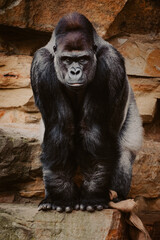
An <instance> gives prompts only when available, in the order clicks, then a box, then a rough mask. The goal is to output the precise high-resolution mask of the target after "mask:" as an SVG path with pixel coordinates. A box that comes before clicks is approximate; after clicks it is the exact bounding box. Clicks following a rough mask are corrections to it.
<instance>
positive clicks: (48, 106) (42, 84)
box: [31, 13, 142, 212]
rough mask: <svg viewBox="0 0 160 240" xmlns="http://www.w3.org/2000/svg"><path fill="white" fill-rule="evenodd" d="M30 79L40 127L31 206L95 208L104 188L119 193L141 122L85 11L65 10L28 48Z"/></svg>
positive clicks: (114, 57) (126, 184) (118, 60)
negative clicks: (39, 190) (41, 194)
mask: <svg viewBox="0 0 160 240" xmlns="http://www.w3.org/2000/svg"><path fill="white" fill-rule="evenodd" d="M31 84H32V88H33V93H34V98H35V102H36V105H37V106H38V108H39V110H40V112H41V114H42V119H43V122H44V126H45V132H44V137H43V144H42V154H41V162H42V166H43V179H44V184H45V199H44V200H43V201H42V202H41V203H40V204H39V210H49V209H55V210H57V211H59V212H62V211H65V212H71V211H72V210H73V209H76V210H78V209H81V210H87V211H94V210H102V209H104V208H107V203H108V201H109V189H112V190H115V191H116V192H117V194H118V199H116V201H120V200H122V199H125V198H126V196H127V194H128V192H129V189H130V183H131V177H132V164H133V161H134V159H135V156H136V153H137V151H138V150H139V148H140V146H141V140H142V125H141V120H140V117H139V113H138V110H137V107H136V103H135V99H134V95H133V92H132V89H131V87H130V85H129V83H128V80H127V76H126V71H125V65H124V59H123V57H122V56H121V54H120V53H119V52H118V51H117V50H116V49H115V48H114V47H113V46H112V45H110V44H109V43H108V42H106V41H104V40H103V39H102V38H101V37H99V36H98V34H97V33H96V31H95V29H94V28H93V26H92V24H91V22H90V21H89V20H88V19H87V18H86V17H85V16H83V15H81V14H79V13H71V14H68V15H66V16H64V17H63V18H61V19H60V21H59V23H58V24H57V26H56V28H55V30H54V32H53V34H52V37H51V39H50V41H49V42H48V44H47V45H46V46H44V47H42V48H40V49H39V50H38V51H37V52H36V53H35V55H34V59H33V62H32V67H31ZM77 168H79V169H80V172H81V175H82V176H83V182H82V184H81V186H80V187H78V186H77V185H76V183H75V182H74V176H75V174H76V170H77Z"/></svg>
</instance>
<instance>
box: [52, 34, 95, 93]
mask: <svg viewBox="0 0 160 240" xmlns="http://www.w3.org/2000/svg"><path fill="white" fill-rule="evenodd" d="M54 65H55V70H56V74H57V77H58V79H59V81H61V83H63V84H65V85H66V86H69V87H75V88H78V87H84V86H86V85H87V84H88V83H89V82H91V81H92V80H93V79H94V75H95V71H96V56H95V54H94V50H93V45H92V44H91V43H90V42H87V39H86V38H85V35H84V34H82V33H81V32H74V33H73V32H72V33H68V34H66V35H65V36H63V37H62V36H61V37H59V38H58V39H57V48H56V50H55V57H54Z"/></svg>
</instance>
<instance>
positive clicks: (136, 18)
mask: <svg viewBox="0 0 160 240" xmlns="http://www.w3.org/2000/svg"><path fill="white" fill-rule="evenodd" d="M159 19H160V5H159V1H147V0H133V1H128V2H127V3H126V5H125V6H124V8H123V9H122V11H121V12H120V13H119V14H118V15H117V17H116V18H115V20H114V22H113V23H112V25H111V26H110V28H109V29H108V31H107V34H106V37H109V36H113V35H120V34H123V33H129V34H130V33H131V34H132V33H138V34H151V35H152V34H153V35H156V34H158V33H159V30H160V27H159Z"/></svg>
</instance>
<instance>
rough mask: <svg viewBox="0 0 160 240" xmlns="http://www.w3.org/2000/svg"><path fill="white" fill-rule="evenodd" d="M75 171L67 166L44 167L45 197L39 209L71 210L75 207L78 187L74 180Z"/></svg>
mask: <svg viewBox="0 0 160 240" xmlns="http://www.w3.org/2000/svg"><path fill="white" fill-rule="evenodd" d="M53 169H54V170H53ZM73 173H74V171H73V169H72V170H71V169H67V167H65V168H62V167H61V168H58V167H57V166H56V167H53V166H52V168H49V167H46V166H44V167H43V180H44V184H45V199H44V200H42V202H41V203H40V204H39V210H50V209H53V210H57V211H58V212H62V211H66V212H71V211H72V210H73V208H75V206H76V205H77V201H78V189H77V187H76V185H75V184H74V182H73Z"/></svg>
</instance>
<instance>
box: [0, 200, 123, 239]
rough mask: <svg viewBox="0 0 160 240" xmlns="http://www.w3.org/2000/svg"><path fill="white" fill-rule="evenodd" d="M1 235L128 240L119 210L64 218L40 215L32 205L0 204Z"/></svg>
mask: <svg viewBox="0 0 160 240" xmlns="http://www.w3.org/2000/svg"><path fill="white" fill-rule="evenodd" d="M0 232H1V234H0V240H4V239H12V240H30V239H35V240H36V239H37V240H49V239H50V240H52V239H57V240H68V239H69V240H75V239H76V240H84V239H85V240H111V239H114V240H121V239H124V240H125V239H127V237H126V224H125V223H124V220H123V217H122V215H121V213H120V212H119V211H117V210H112V209H107V210H103V211H101V212H95V213H87V212H82V211H78V212H76V211H74V212H72V213H71V214H65V213H57V212H54V211H50V212H37V207H35V206H34V205H29V204H26V205H22V204H17V205H16V204H0ZM11 236H12V237H11ZM10 237H11V238H10Z"/></svg>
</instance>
